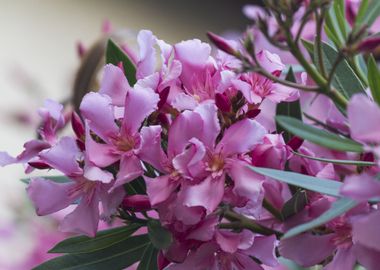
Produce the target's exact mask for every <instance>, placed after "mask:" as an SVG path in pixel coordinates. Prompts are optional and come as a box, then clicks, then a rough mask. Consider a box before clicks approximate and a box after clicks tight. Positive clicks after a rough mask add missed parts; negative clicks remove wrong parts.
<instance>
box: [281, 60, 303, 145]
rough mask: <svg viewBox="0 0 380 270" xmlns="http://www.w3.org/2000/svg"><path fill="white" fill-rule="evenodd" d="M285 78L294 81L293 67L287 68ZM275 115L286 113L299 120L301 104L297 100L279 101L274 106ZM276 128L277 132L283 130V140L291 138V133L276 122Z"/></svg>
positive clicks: (286, 140) (300, 117)
mask: <svg viewBox="0 0 380 270" xmlns="http://www.w3.org/2000/svg"><path fill="white" fill-rule="evenodd" d="M285 79H286V80H287V81H290V82H296V78H295V76H294V73H293V69H292V68H291V67H290V68H289V71H288V74H287V75H286V78H285ZM276 115H286V116H291V117H294V118H297V119H300V120H301V119H302V114H301V106H300V102H299V100H296V101H292V102H281V103H280V104H278V105H277V107H276ZM276 129H277V133H281V132H283V137H284V140H285V142H286V143H287V142H288V141H289V140H290V138H291V134H289V132H287V131H286V130H285V129H283V128H282V127H281V126H280V125H278V124H277V125H276Z"/></svg>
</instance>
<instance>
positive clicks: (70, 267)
mask: <svg viewBox="0 0 380 270" xmlns="http://www.w3.org/2000/svg"><path fill="white" fill-rule="evenodd" d="M149 243H150V242H149V237H148V236H147V235H146V234H144V235H138V236H132V237H129V238H127V239H124V240H123V241H120V242H118V243H116V244H115V245H112V246H109V247H107V248H104V249H101V250H98V251H95V252H91V253H82V254H67V255H64V256H61V257H57V258H54V259H52V260H49V261H47V262H45V263H43V264H41V265H39V266H37V267H35V268H33V270H110V269H112V270H121V269H124V268H126V267H128V266H130V265H132V264H134V263H135V262H137V261H139V260H140V259H141V256H142V254H143V252H144V250H145V249H146V247H147V246H148V245H149Z"/></svg>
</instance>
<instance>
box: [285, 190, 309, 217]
mask: <svg viewBox="0 0 380 270" xmlns="http://www.w3.org/2000/svg"><path fill="white" fill-rule="evenodd" d="M306 204H307V194H306V192H305V191H304V190H298V191H297V192H296V193H295V194H294V195H293V196H292V197H291V198H290V200H288V201H287V202H285V204H284V206H283V207H282V209H281V215H282V216H283V218H284V219H288V218H290V217H291V216H293V215H295V214H297V213H299V212H300V211H301V210H302V209H304V208H305V206H306Z"/></svg>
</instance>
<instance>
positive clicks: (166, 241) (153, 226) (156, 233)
mask: <svg viewBox="0 0 380 270" xmlns="http://www.w3.org/2000/svg"><path fill="white" fill-rule="evenodd" d="M148 234H149V238H150V241H151V242H152V244H153V245H154V246H155V247H156V248H158V249H165V248H168V247H169V246H170V244H171V242H172V238H173V237H172V234H171V233H170V231H169V230H168V229H166V228H164V227H162V226H161V224H160V222H159V221H157V220H149V222H148Z"/></svg>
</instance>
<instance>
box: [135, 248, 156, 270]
mask: <svg viewBox="0 0 380 270" xmlns="http://www.w3.org/2000/svg"><path fill="white" fill-rule="evenodd" d="M157 255H158V250H157V249H156V248H155V247H154V246H153V245H152V244H150V245H149V246H147V248H146V249H145V251H144V254H143V256H142V258H141V261H140V263H139V266H138V267H137V270H158V265H157Z"/></svg>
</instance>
